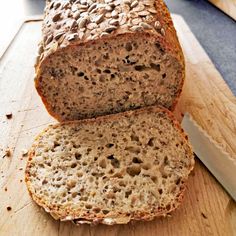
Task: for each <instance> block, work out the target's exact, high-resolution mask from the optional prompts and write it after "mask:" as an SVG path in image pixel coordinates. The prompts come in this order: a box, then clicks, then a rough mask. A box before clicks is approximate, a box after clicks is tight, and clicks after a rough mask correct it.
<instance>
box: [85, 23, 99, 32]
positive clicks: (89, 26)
mask: <svg viewBox="0 0 236 236" xmlns="http://www.w3.org/2000/svg"><path fill="white" fill-rule="evenodd" d="M97 27H98V25H97V24H96V23H89V24H87V29H89V30H93V29H95V28H97Z"/></svg>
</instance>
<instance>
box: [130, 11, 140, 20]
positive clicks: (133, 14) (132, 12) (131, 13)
mask: <svg viewBox="0 0 236 236" xmlns="http://www.w3.org/2000/svg"><path fill="white" fill-rule="evenodd" d="M128 17H129V18H137V17H138V13H137V12H134V11H131V12H130V13H129V14H128Z"/></svg>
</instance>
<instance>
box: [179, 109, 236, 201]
mask: <svg viewBox="0 0 236 236" xmlns="http://www.w3.org/2000/svg"><path fill="white" fill-rule="evenodd" d="M181 125H182V128H183V129H184V131H185V132H186V133H187V134H188V136H189V141H190V143H191V145H192V146H193V151H194V153H195V154H196V155H197V157H198V158H199V159H200V160H201V161H202V162H203V164H204V165H205V166H206V167H207V168H208V170H209V171H210V172H211V173H212V174H213V175H214V176H215V178H216V179H217V180H218V181H219V182H220V183H221V185H222V186H223V187H224V189H225V190H226V191H227V192H228V193H229V194H230V196H231V197H232V198H233V199H234V200H235V201H236V159H234V158H232V157H231V156H230V155H229V154H228V153H227V152H225V151H224V150H223V149H222V148H221V147H220V146H219V145H218V144H217V143H216V142H215V141H213V139H212V138H211V137H210V136H209V135H208V134H207V133H206V132H205V131H204V130H203V129H202V128H201V127H200V126H199V125H198V124H197V123H196V122H195V121H194V119H193V118H192V117H191V115H190V114H189V113H185V115H184V118H183V121H182V123H181Z"/></svg>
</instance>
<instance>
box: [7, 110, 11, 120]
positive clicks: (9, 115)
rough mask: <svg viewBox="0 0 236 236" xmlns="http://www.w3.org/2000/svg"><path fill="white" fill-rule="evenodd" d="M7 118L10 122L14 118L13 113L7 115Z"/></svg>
mask: <svg viewBox="0 0 236 236" xmlns="http://www.w3.org/2000/svg"><path fill="white" fill-rule="evenodd" d="M6 117H7V119H8V120H10V119H11V118H12V113H11V112H10V113H7V114H6Z"/></svg>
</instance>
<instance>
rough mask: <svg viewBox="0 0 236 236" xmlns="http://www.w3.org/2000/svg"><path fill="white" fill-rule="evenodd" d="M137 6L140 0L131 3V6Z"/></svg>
mask: <svg viewBox="0 0 236 236" xmlns="http://www.w3.org/2000/svg"><path fill="white" fill-rule="evenodd" d="M136 6H138V1H137V0H135V1H133V2H132V3H131V5H130V7H131V8H134V7H136Z"/></svg>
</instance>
